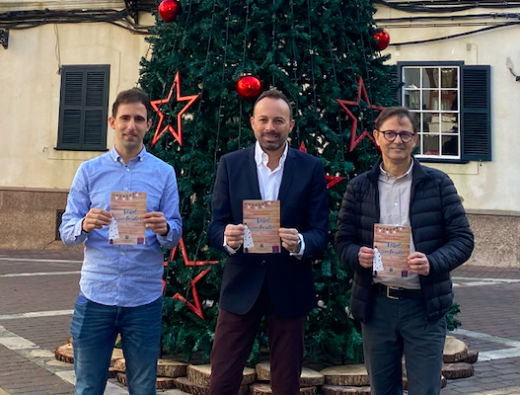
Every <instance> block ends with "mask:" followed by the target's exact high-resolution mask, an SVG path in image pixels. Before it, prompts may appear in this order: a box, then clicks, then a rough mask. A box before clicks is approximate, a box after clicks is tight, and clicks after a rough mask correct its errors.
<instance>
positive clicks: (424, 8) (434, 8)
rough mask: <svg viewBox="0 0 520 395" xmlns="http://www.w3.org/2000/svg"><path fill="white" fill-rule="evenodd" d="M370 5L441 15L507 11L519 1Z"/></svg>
mask: <svg viewBox="0 0 520 395" xmlns="http://www.w3.org/2000/svg"><path fill="white" fill-rule="evenodd" d="M372 3H375V4H381V5H384V6H387V7H389V8H393V9H395V10H399V11H404V12H431V13H443V12H459V11H467V10H471V9H475V8H496V9H507V8H517V7H520V1H502V0H495V1H474V0H458V1H457V2H456V3H457V4H453V3H454V1H438V0H430V1H428V2H424V1H395V2H391V1H385V0H372Z"/></svg>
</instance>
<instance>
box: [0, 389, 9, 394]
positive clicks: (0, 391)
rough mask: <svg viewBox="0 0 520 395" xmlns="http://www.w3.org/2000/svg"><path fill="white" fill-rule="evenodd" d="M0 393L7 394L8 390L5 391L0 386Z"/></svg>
mask: <svg viewBox="0 0 520 395" xmlns="http://www.w3.org/2000/svg"><path fill="white" fill-rule="evenodd" d="M0 395H9V392H5V391H4V390H3V389H2V388H0Z"/></svg>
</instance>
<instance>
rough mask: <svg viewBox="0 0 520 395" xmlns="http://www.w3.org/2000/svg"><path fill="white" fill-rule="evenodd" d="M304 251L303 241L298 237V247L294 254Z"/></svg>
mask: <svg viewBox="0 0 520 395" xmlns="http://www.w3.org/2000/svg"><path fill="white" fill-rule="evenodd" d="M301 249H302V239H300V238H299V237H298V245H297V246H296V249H295V250H294V251H293V254H299V253H300V251H301Z"/></svg>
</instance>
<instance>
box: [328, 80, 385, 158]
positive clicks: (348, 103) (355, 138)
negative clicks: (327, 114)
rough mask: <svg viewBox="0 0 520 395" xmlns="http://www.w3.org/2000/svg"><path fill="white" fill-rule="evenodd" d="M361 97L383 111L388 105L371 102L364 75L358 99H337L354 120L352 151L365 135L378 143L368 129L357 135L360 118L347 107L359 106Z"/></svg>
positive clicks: (351, 132)
mask: <svg viewBox="0 0 520 395" xmlns="http://www.w3.org/2000/svg"><path fill="white" fill-rule="evenodd" d="M362 96H363V97H362ZM361 98H363V100H364V101H365V103H367V104H368V107H369V108H371V109H372V110H378V111H383V110H384V109H385V108H386V107H381V106H376V105H374V104H371V103H370V99H369V98H368V94H367V90H366V88H365V83H364V82H363V78H362V77H359V78H358V91H357V95H356V101H349V100H340V99H336V101H337V102H338V104H339V105H340V106H341V108H343V110H345V112H346V113H347V117H348V119H350V121H352V127H351V129H350V147H349V151H350V152H352V151H353V150H354V148H356V146H357V145H358V144H359V143H360V142H361V140H363V137H365V136H366V137H368V138H369V139H370V140H372V142H373V143H374V144H375V143H376V142H375V140H374V137H372V135H371V134H370V133H369V132H368V131H367V130H363V133H361V134H360V135H359V136H356V133H357V123H358V120H357V118H356V117H355V116H354V114H352V112H351V111H350V110H349V109H348V108H347V106H353V107H359V103H360V102H361ZM376 121H377V118H376Z"/></svg>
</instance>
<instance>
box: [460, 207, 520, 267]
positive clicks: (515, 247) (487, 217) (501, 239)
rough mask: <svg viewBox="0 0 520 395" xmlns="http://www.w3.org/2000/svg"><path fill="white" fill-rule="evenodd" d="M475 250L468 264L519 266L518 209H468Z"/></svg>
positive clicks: (519, 228)
mask: <svg viewBox="0 0 520 395" xmlns="http://www.w3.org/2000/svg"><path fill="white" fill-rule="evenodd" d="M467 215H468V219H469V222H470V226H471V229H472V230H473V233H474V234H475V250H474V251H473V255H472V256H471V258H470V260H469V261H468V263H467V265H475V266H488V267H497V268H510V267H514V268H520V242H519V241H520V240H519V235H520V213H518V212H507V211H477V210H471V211H470V210H468V213H467Z"/></svg>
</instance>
